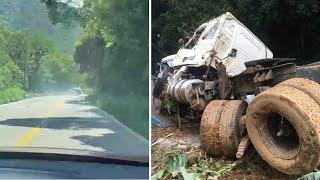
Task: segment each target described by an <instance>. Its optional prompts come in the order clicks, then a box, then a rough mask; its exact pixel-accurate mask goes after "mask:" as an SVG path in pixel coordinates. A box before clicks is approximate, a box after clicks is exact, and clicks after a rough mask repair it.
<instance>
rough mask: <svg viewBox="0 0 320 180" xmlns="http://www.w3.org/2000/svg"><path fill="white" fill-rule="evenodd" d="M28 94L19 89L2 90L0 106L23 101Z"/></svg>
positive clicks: (0, 92)
mask: <svg viewBox="0 0 320 180" xmlns="http://www.w3.org/2000/svg"><path fill="white" fill-rule="evenodd" d="M25 96H26V92H25V91H24V90H22V89H21V88H19V87H11V88H6V89H4V90H0V104H5V103H9V102H14V101H18V100H21V99H23V98H24V97H25Z"/></svg>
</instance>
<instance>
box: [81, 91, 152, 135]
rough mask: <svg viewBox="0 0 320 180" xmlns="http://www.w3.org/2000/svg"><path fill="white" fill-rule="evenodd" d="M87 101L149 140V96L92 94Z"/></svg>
mask: <svg viewBox="0 0 320 180" xmlns="http://www.w3.org/2000/svg"><path fill="white" fill-rule="evenodd" d="M87 100H89V102H91V103H93V104H94V105H96V106H98V107H99V108H101V109H103V110H105V111H106V112H107V113H109V114H111V115H113V116H114V117H115V118H117V119H118V120H119V121H121V122H122V123H123V124H125V125H126V126H128V127H129V128H130V129H132V130H134V131H135V132H137V133H139V134H141V135H142V136H144V137H146V138H148V135H149V120H148V117H149V108H148V107H149V100H148V97H147V96H142V95H139V94H126V95H121V96H120V95H115V94H111V93H109V94H102V93H92V94H90V95H89V96H88V97H87Z"/></svg>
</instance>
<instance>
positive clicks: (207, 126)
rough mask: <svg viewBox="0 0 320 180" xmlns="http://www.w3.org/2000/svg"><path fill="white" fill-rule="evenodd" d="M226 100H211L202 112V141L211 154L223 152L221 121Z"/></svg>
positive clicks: (207, 152)
mask: <svg viewBox="0 0 320 180" xmlns="http://www.w3.org/2000/svg"><path fill="white" fill-rule="evenodd" d="M225 102H226V100H214V101H211V102H210V103H209V104H208V105H207V106H206V108H205V110H204V112H203V113H202V118H201V123H200V142H201V147H202V149H204V151H205V153H206V154H208V155H211V156H219V155H220V154H221V151H220V145H219V123H220V115H221V111H222V108H223V106H222V104H223V103H225Z"/></svg>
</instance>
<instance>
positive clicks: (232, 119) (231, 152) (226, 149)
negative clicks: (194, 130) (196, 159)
mask: <svg viewBox="0 0 320 180" xmlns="http://www.w3.org/2000/svg"><path fill="white" fill-rule="evenodd" d="M246 107H247V105H246V103H245V102H243V101H238V100H235V101H225V100H216V101H212V102H210V103H209V104H208V105H207V107H206V109H205V111H204V113H203V114H202V119H201V124H200V141H201V146H202V148H203V149H204V150H205V152H206V153H207V154H208V155H212V156H224V157H227V158H235V154H236V152H237V148H238V145H239V141H240V132H239V131H240V130H239V120H240V118H241V116H242V115H243V114H244V112H245V111H246Z"/></svg>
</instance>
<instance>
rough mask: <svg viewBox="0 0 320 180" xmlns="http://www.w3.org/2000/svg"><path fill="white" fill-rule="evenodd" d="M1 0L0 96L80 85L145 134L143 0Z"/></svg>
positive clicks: (145, 8) (145, 20) (96, 102)
mask: <svg viewBox="0 0 320 180" xmlns="http://www.w3.org/2000/svg"><path fill="white" fill-rule="evenodd" d="M23 1H24V2H23ZM29 2H30V3H29ZM79 2H80V3H79ZM5 4H6V5H5V6H4V7H0V15H1V17H2V19H3V20H2V21H1V22H2V24H1V26H0V27H1V32H2V33H3V35H2V36H1V35H0V38H3V40H1V43H7V44H3V46H1V48H0V53H1V52H2V51H3V53H2V54H0V55H1V56H2V57H3V58H0V62H1V63H2V64H5V66H4V65H3V66H1V67H3V68H6V69H0V77H3V78H0V95H1V93H7V92H8V91H10V93H11V94H15V95H14V96H15V97H16V98H10V99H8V100H6V101H5V102H8V101H13V100H16V99H18V98H21V96H22V97H23V96H25V95H26V94H28V93H30V92H34V91H37V92H38V91H43V90H44V89H54V88H56V87H59V88H70V87H74V86H81V87H82V88H83V89H84V90H86V91H87V92H88V93H89V95H88V97H87V100H89V101H90V102H91V103H93V104H94V105H97V106H99V107H100V108H102V109H104V110H106V111H107V112H108V113H110V114H112V115H114V116H115V117H116V118H117V119H119V120H120V121H122V122H123V123H124V124H126V125H127V126H128V127H130V128H132V129H134V130H135V131H137V132H139V133H140V134H142V135H144V136H148V73H149V72H148V1H147V0H124V1H117V0H103V1H100V0H84V1H79V0H78V1H76V0H73V1H62V0H33V1H29V0H22V1H19V0H15V1H9V0H7V2H6V3H5ZM8 8H9V10H8ZM10 10H13V12H12V11H10ZM44 12H45V14H44ZM34 13H36V14H34ZM30 19H32V20H30ZM29 20H30V22H29ZM9 35H10V36H9ZM11 35H12V37H11ZM22 42H23V43H25V44H23V43H22ZM8 44H9V45H10V46H8ZM9 47H10V48H9ZM1 73H2V74H3V75H1ZM9 77H10V78H9ZM2 79H3V80H2ZM10 79H12V82H10V83H9V82H6V81H10ZM1 81H3V82H1ZM12 88H14V90H12ZM8 89H9V90H8ZM11 91H14V92H11ZM7 94H8V93H7ZM10 96H11V95H10ZM0 97H1V96H0ZM2 103H3V102H2Z"/></svg>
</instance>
